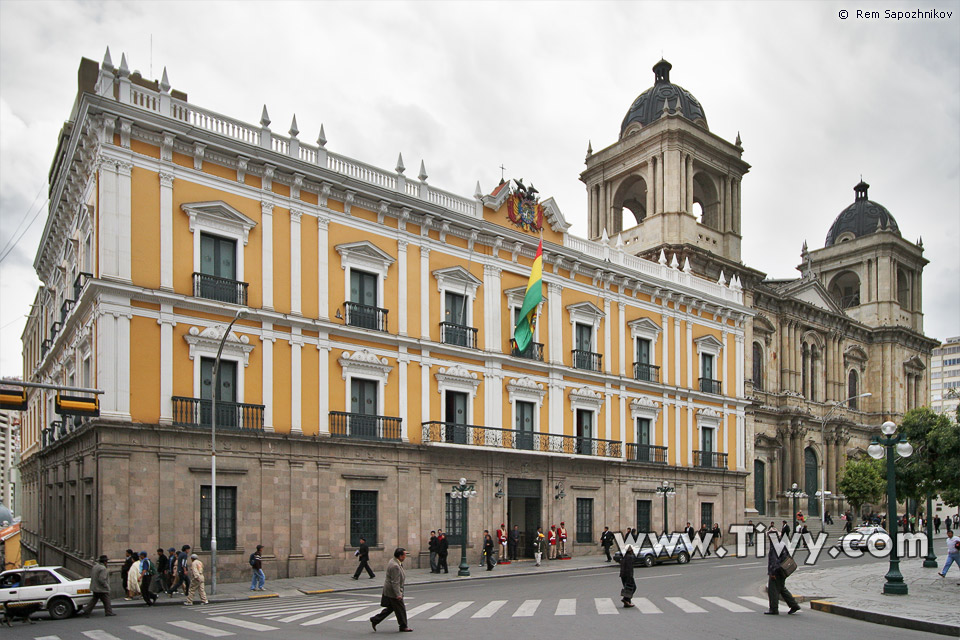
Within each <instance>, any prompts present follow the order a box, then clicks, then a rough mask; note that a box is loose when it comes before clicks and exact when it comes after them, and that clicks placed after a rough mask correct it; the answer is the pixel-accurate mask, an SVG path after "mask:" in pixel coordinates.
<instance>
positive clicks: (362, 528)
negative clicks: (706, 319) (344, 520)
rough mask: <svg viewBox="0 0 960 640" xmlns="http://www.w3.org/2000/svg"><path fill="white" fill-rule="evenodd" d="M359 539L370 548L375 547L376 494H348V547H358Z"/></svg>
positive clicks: (354, 492) (374, 492)
mask: <svg viewBox="0 0 960 640" xmlns="http://www.w3.org/2000/svg"><path fill="white" fill-rule="evenodd" d="M360 538H363V539H364V540H366V541H367V544H368V545H369V546H371V547H375V546H376V545H377V492H376V491H351V492H350V546H351V547H358V546H360Z"/></svg>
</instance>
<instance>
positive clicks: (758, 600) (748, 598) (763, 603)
mask: <svg viewBox="0 0 960 640" xmlns="http://www.w3.org/2000/svg"><path fill="white" fill-rule="evenodd" d="M740 599H741V600H746V601H747V602H752V603H753V604H758V605H760V606H761V607H766V606H769V604H770V603H768V602H767V601H766V600H765V599H764V598H758V597H757V596H740Z"/></svg>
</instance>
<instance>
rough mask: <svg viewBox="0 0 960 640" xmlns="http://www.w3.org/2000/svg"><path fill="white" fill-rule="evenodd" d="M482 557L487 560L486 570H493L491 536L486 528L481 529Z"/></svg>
mask: <svg viewBox="0 0 960 640" xmlns="http://www.w3.org/2000/svg"><path fill="white" fill-rule="evenodd" d="M483 557H484V558H486V560H487V571H493V536H491V535H490V531H489V530H487V529H484V530H483Z"/></svg>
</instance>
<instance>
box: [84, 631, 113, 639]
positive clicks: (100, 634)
mask: <svg viewBox="0 0 960 640" xmlns="http://www.w3.org/2000/svg"><path fill="white" fill-rule="evenodd" d="M80 633H82V634H83V635H85V636H86V637H88V638H90V640H120V638H118V637H117V636H115V635H113V634H112V633H107V632H106V631H102V630H100V629H94V630H93V631H81V632H80Z"/></svg>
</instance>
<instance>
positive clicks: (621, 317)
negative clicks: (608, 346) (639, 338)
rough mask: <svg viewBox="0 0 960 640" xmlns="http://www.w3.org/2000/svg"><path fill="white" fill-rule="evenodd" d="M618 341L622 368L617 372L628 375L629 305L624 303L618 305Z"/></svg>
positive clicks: (618, 368)
mask: <svg viewBox="0 0 960 640" xmlns="http://www.w3.org/2000/svg"><path fill="white" fill-rule="evenodd" d="M617 310H618V314H617V326H618V330H617V341H618V342H619V343H620V349H619V350H618V353H617V356H618V358H619V360H620V366H619V367H617V371H619V372H620V375H621V376H625V375H627V335H626V331H627V315H626V314H627V305H626V303H624V302H618V303H617Z"/></svg>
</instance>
